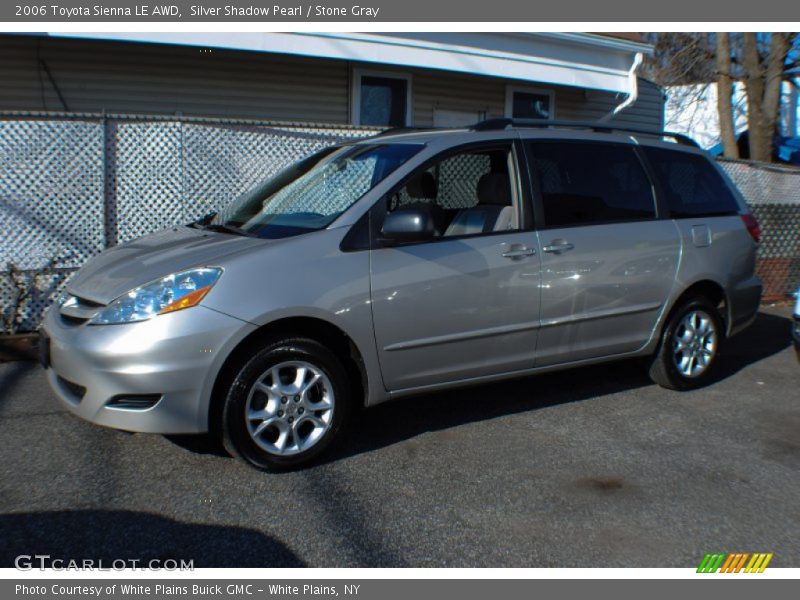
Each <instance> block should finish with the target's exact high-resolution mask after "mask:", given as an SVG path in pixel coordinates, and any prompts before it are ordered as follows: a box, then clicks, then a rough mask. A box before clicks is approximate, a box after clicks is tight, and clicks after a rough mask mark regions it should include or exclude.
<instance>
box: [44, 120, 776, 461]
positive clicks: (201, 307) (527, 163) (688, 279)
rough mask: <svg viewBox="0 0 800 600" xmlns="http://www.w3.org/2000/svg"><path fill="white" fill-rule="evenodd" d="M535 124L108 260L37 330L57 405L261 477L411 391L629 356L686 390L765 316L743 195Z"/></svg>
mask: <svg viewBox="0 0 800 600" xmlns="http://www.w3.org/2000/svg"><path fill="white" fill-rule="evenodd" d="M539 125H540V124H534V123H527V124H521V123H516V122H510V121H508V120H494V121H487V122H484V123H481V124H478V125H476V126H474V127H472V128H470V129H461V130H449V131H444V130H442V131H417V132H396V133H392V132H389V133H387V134H384V135H379V136H376V137H372V138H368V139H363V140H360V141H357V142H353V143H347V144H342V145H338V146H334V147H330V148H326V149H324V150H322V151H321V152H318V153H316V154H314V155H312V156H310V157H308V158H306V159H304V160H302V161H300V162H298V163H297V164H295V165H293V166H291V167H289V168H287V169H285V170H284V171H282V172H281V173H279V174H278V175H277V176H275V177H274V178H272V179H269V180H268V181H265V182H264V183H263V184H261V185H259V186H258V187H256V188H255V189H253V190H252V191H250V192H249V193H247V194H245V195H244V196H243V197H241V198H239V199H237V200H235V201H234V202H233V203H232V204H231V205H230V206H229V207H227V208H226V209H224V210H222V211H221V212H219V213H218V214H216V215H214V216H213V217H208V218H205V219H202V220H200V221H198V222H196V223H193V224H191V225H189V226H185V227H177V228H174V229H170V230H167V231H163V232H160V233H155V234H153V235H149V236H146V237H143V238H141V239H138V240H134V241H132V242H129V243H127V244H123V245H120V246H118V247H116V248H113V249H111V250H108V251H106V252H104V253H103V254H101V255H99V256H98V257H96V258H94V259H92V260H90V261H89V262H88V263H87V264H86V265H85V266H84V267H83V268H82V269H81V270H80V271H79V272H78V273H77V274H76V275H75V277H74V278H73V279H72V280H71V281H70V282H69V283H68V285H67V287H66V292H65V293H64V294H62V295H61V297H60V298H59V300H58V302H57V303H56V304H55V305H54V306H53V308H52V309H51V310H50V311H49V313H48V315H47V317H46V319H45V322H44V325H43V332H42V354H43V355H42V359H43V362H44V364H45V366H46V367H47V374H48V378H49V381H50V384H51V385H52V388H53V390H55V393H56V394H57V396H58V397H59V398H60V399H61V401H62V402H63V404H64V405H65V406H66V407H67V408H68V409H69V410H70V411H72V412H73V413H75V414H76V415H78V416H80V417H82V418H84V419H87V420H89V421H92V422H94V423H97V424H100V425H106V426H109V427H116V428H119V429H124V430H129V431H139V432H155V433H172V434H175V433H202V432H209V431H210V432H214V433H218V434H219V435H220V437H221V439H222V440H223V443H224V445H225V448H226V449H227V450H228V451H229V452H230V453H232V454H234V455H236V456H238V457H240V458H242V459H244V460H246V461H248V462H250V463H251V464H253V465H255V466H257V467H261V468H266V469H281V468H290V467H295V466H298V465H300V464H304V463H307V462H308V461H309V460H311V459H313V458H315V457H316V456H318V455H319V454H320V453H321V452H323V451H324V450H325V449H326V448H328V447H329V445H330V443H331V442H332V441H334V440H335V439H336V438H338V437H341V436H342V431H343V430H344V429H343V428H344V426H345V424H346V423H347V421H348V419H349V417H350V415H351V414H352V411H353V409H355V408H356V407H358V406H371V405H374V404H377V403H380V402H383V401H385V400H389V399H392V398H399V397H402V396H406V395H410V394H417V393H420V392H428V391H432V390H437V389H444V388H448V387H452V386H458V385H464V384H471V383H478V382H486V381H490V380H493V379H499V378H507V377H513V376H519V375H527V374H531V373H536V372H541V371H547V370H552V369H561V368H566V367H573V366H579V365H586V364H590V363H595V362H600V361H608V360H614V359H620V358H629V357H637V356H638V357H649V365H650V366H649V372H650V376H651V377H652V379H653V380H654V381H655V382H656V383H658V384H659V385H662V386H665V387H668V388H672V389H677V390H683V389H689V388H695V387H698V386H701V385H703V384H704V383H706V382H707V381H708V378H709V375H710V374H711V372H712V370H713V368H714V366H715V363H716V362H717V359H718V356H719V351H720V347H721V345H722V344H723V343H724V341H725V339H726V338H727V337H729V336H731V335H733V334H735V333H737V332H738V331H740V330H741V329H743V328H744V327H745V326H747V325H748V324H749V323H750V322H751V321H752V320H753V319H754V317H755V315H756V313H757V310H758V305H759V300H760V296H761V283H760V281H759V280H758V278H757V277H756V276H755V275H754V268H755V250H756V246H757V242H758V237H759V229H758V224H757V223H756V221H755V220H754V218H753V217H752V216H751V215H750V214H749V213H748V211H747V208H746V205H745V204H744V202H743V200H742V198H741V196H740V194H739V192H738V191H737V190H736V188H735V187H734V186H732V185H731V183H730V182H729V180H728V179H727V177H726V176H725V175H724V174H723V172H722V171H721V170H720V168H719V167H718V166H717V165H716V164H715V163H714V162H713V161H712V160H710V159H709V158H708V156H707V155H706V154H705V153H704V152H702V151H701V150H699V149H697V148H696V147H694V146H693V145H691V144H689V140H686V139H685V138H681V137H680V136H672V139H677V140H678V143H675V142H674V141H668V140H667V138H666V135H653V134H652V133H651V132H633V131H631V130H626V131H619V130H617V129H613V130H612V129H611V128H610V127H608V126H604V127H600V126H596V125H595V126H593V127H586V128H580V127H578V126H577V125H576V124H569V125H568V126H561V127H554V124H553V123H549V124H548V126H547V127H542V126H539ZM496 400H497V401H498V402H502V398H497V399H496Z"/></svg>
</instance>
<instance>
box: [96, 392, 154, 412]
mask: <svg viewBox="0 0 800 600" xmlns="http://www.w3.org/2000/svg"><path fill="white" fill-rule="evenodd" d="M159 400H161V394H123V395H120V396H114V397H113V398H112V399H111V400H109V401H108V402H107V403H106V406H107V407H108V408H118V409H124V410H147V409H148V408H153V407H154V406H155V405H156V404H158V401H159Z"/></svg>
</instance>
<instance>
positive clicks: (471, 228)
mask: <svg viewBox="0 0 800 600" xmlns="http://www.w3.org/2000/svg"><path fill="white" fill-rule="evenodd" d="M513 174H514V169H513V155H512V154H511V152H510V150H509V149H508V148H503V149H497V148H493V149H479V150H469V151H465V152H462V153H459V154H455V155H450V156H448V157H446V158H443V159H442V160H440V161H438V162H436V163H434V164H433V165H431V166H429V167H428V168H427V169H425V170H424V171H420V172H418V173H416V174H415V175H413V176H412V177H411V179H409V180H408V182H407V183H406V185H405V186H403V187H402V188H401V189H400V190H399V191H398V192H396V193H395V194H394V195H393V196H392V197H391V199H390V203H389V210H390V211H394V210H397V209H401V208H411V207H413V208H421V207H424V208H427V209H428V210H430V211H431V215H432V216H433V222H434V226H435V230H436V233H435V235H436V236H437V237H454V236H461V235H475V234H479V233H490V232H495V231H506V230H513V229H517V228H518V225H517V223H518V218H517V210H516V207H517V206H518V201H517V198H516V186H514V185H512V182H513V181H514V178H513Z"/></svg>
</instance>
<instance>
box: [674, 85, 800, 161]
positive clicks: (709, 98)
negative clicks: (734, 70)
mask: <svg viewBox="0 0 800 600" xmlns="http://www.w3.org/2000/svg"><path fill="white" fill-rule="evenodd" d="M797 85H798V80H795V82H794V83H790V82H788V81H786V82H784V83H783V88H782V91H781V115H780V129H781V131H780V133H781V135H785V136H788V137H796V136H800V128H798V115H800V102H799V101H798V92H797ZM665 95H666V99H667V100H666V105H665V107H664V113H665V114H664V122H665V125H664V128H665V129H667V130H668V131H674V132H676V133H684V134H686V135H688V136H690V137H692V138H693V139H695V140H697V142H698V143H699V144H700V145H701V146H702V147H704V148H712V147H714V146H716V145H718V144H720V143H721V139H720V132H719V113H718V112H717V84H716V83H696V84H691V85H676V86H669V87H667V88H666V89H665ZM731 105H732V107H733V117H734V126H735V129H736V133H737V134H741V133H742V132H743V131H745V130H746V129H747V91H746V90H745V86H744V83H742V82H740V81H737V82H734V84H733V94H732V98H731Z"/></svg>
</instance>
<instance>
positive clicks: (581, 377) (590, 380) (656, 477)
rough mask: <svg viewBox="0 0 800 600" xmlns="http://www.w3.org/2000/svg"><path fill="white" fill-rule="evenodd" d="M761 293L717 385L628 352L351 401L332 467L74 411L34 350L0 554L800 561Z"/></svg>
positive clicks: (3, 497)
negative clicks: (290, 467) (368, 403)
mask: <svg viewBox="0 0 800 600" xmlns="http://www.w3.org/2000/svg"><path fill="white" fill-rule="evenodd" d="M788 314H789V311H788V309H786V308H775V309H766V310H765V311H764V312H762V313H761V314H760V315H759V317H758V320H757V321H756V323H755V324H754V325H753V326H752V327H751V328H750V329H749V330H747V331H746V332H744V333H742V334H741V335H740V336H738V337H736V338H734V339H732V340H731V341H730V343H729V344H728V346H727V347H726V348H725V349H724V352H723V354H722V355H721V356H720V359H721V363H720V367H721V368H720V369H719V371H718V373H717V381H716V382H715V383H713V384H712V385H711V386H709V387H707V388H705V389H702V390H698V391H694V392H686V393H678V392H670V391H667V390H663V389H661V388H659V387H657V386H655V385H653V384H652V383H650V381H649V380H648V379H647V377H646V376H645V375H644V372H643V370H642V368H641V365H640V364H639V363H637V362H635V361H628V362H622V363H616V364H611V365H602V366H595V367H586V368H581V369H578V370H572V371H564V372H560V373H552V374H548V375H541V376H538V377H530V378H526V379H522V380H517V381H510V382H503V383H499V384H493V385H485V386H480V387H474V388H470V389H466V390H458V391H452V392H448V393H439V394H435V395H428V396H424V397H419V398H414V399H407V400H401V401H397V402H395V403H391V404H386V405H382V406H379V407H376V408H374V409H370V410H367V411H364V412H363V413H362V414H360V415H359V416H358V418H357V421H356V424H355V426H354V427H353V428H352V430H351V435H350V437H349V438H348V440H346V442H345V443H344V444H343V445H341V446H340V447H339V449H338V450H337V451H336V452H335V453H334V454H333V456H331V457H330V458H329V460H327V461H326V462H324V463H322V464H320V465H317V466H314V467H312V468H309V469H306V470H303V471H298V472H293V473H285V474H278V475H275V474H267V473H262V472H258V471H255V470H253V469H251V468H248V467H247V466H245V465H243V464H240V463H239V462H237V461H235V460H233V459H230V458H227V457H225V456H223V455H221V453H220V452H219V450H218V449H217V448H216V447H215V446H214V445H213V444H210V443H208V441H207V440H206V439H204V438H202V437H191V436H189V437H163V436H158V435H142V434H136V435H133V434H127V433H122V432H118V431H113V430H108V429H103V428H101V427H97V426H95V425H91V424H89V423H85V422H83V421H81V420H79V419H77V418H76V417H73V416H72V415H70V414H69V413H67V412H66V411H65V410H64V409H63V408H61V407H60V406H59V404H58V403H57V402H56V400H55V399H54V398H53V397H52V395H51V393H50V391H49V388H48V387H47V384H46V381H45V378H44V375H43V372H42V371H41V369H40V368H39V367H38V366H37V365H35V364H33V363H21V362H17V363H6V364H0V441H1V442H2V449H1V450H0V566H2V567H9V566H13V561H14V558H15V557H16V556H17V555H20V554H50V555H51V556H52V557H53V558H56V557H61V558H65V559H71V558H72V559H75V558H94V559H103V560H105V561H111V560H113V559H120V558H123V559H151V558H161V559H164V558H178V559H191V560H193V561H194V565H195V567H265V566H315V567H336V566H366V567H370V566H397V567H426V566H438V567H454V566H462V567H520V566H527V567H576V566H582V567H590V566H599V567H612V566H614V567H672V566H683V567H692V566H697V564H698V563H699V562H700V560H701V558H702V557H703V555H704V554H705V553H707V552H773V553H774V558H773V560H772V563H771V566H772V567H779V566H783V567H789V566H791V567H800V364H799V363H798V361H797V358H796V357H795V354H794V351H793V350H792V348H791V346H790V337H789V320H788V318H787V317H788Z"/></svg>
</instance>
